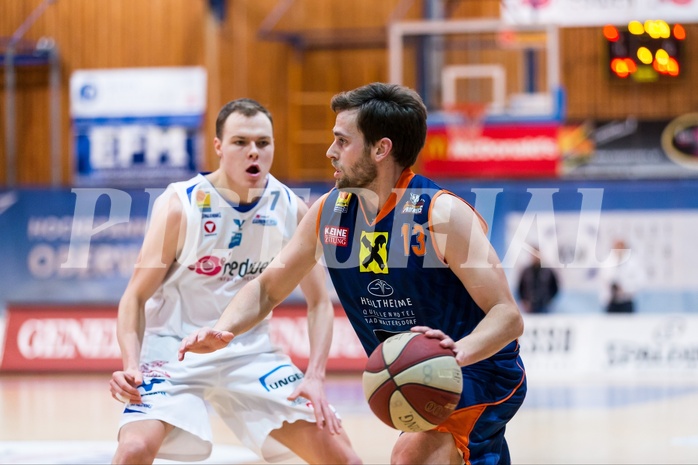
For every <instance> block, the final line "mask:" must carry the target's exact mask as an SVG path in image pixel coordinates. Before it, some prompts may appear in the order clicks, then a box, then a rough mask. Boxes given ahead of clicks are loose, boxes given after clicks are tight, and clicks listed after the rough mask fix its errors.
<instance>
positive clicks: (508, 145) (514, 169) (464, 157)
mask: <svg viewBox="0 0 698 465" xmlns="http://www.w3.org/2000/svg"><path fill="white" fill-rule="evenodd" d="M559 128H560V125H559V123H556V122H549V123H539V124H526V123H517V124H484V125H483V126H482V127H473V128H469V127H457V126H454V125H450V124H447V125H441V124H435V125H430V126H429V128H428V131H427V140H426V143H425V146H424V149H423V150H422V153H421V155H420V157H421V163H422V165H421V168H422V170H423V171H424V173H425V174H426V175H428V176H437V177H471V178H530V177H548V178H554V177H557V176H558V165H559V161H560V158H561V156H560V148H559V144H558V130H559Z"/></svg>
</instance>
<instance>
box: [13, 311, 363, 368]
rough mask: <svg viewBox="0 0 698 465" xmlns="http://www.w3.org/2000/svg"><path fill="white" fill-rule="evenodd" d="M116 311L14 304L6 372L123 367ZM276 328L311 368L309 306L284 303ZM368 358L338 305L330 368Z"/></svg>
mask: <svg viewBox="0 0 698 465" xmlns="http://www.w3.org/2000/svg"><path fill="white" fill-rule="evenodd" d="M116 314H117V307H116V305H9V306H8V308H7V312H6V318H5V321H6V324H5V327H4V328H3V327H2V325H1V323H2V320H0V333H2V334H4V344H3V346H2V348H1V349H0V354H2V356H1V357H0V370H2V371H23V372H38V371H42V372H46V371H82V372H84V371H114V370H118V369H120V368H121V366H122V361H121V352H120V350H119V345H118V341H117V338H116ZM270 327H271V338H272V342H273V343H274V344H276V345H277V346H278V347H279V348H280V349H281V350H283V351H284V353H286V354H288V355H289V356H290V357H291V359H292V360H293V363H294V364H296V366H298V367H299V368H300V369H301V370H305V369H306V368H307V367H308V359H309V352H310V346H309V343H308V318H307V311H306V308H305V307H304V306H299V305H282V306H280V307H278V308H277V309H275V310H274V313H273V315H272V319H271V323H270ZM3 330H4V332H3ZM2 341H3V338H2V337H0V342H2ZM366 360H367V357H366V353H365V352H364V349H363V347H362V346H361V343H360V342H359V339H358V338H357V337H356V335H355V334H354V330H353V329H352V327H351V324H350V323H349V320H348V319H347V317H346V315H345V314H344V311H343V310H342V309H341V308H340V307H337V308H335V318H334V332H333V337H332V345H331V347H330V354H329V358H328V361H327V370H328V371H333V372H342V371H354V372H356V371H359V372H361V371H363V369H364V367H365V365H366Z"/></svg>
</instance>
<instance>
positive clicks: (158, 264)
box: [109, 190, 186, 402]
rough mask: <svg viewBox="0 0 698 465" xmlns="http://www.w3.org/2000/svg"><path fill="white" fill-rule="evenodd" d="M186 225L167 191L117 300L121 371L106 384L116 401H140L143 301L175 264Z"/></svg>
mask: <svg viewBox="0 0 698 465" xmlns="http://www.w3.org/2000/svg"><path fill="white" fill-rule="evenodd" d="M185 228H186V223H185V215H184V213H183V207H182V202H181V200H180V199H179V198H178V197H177V195H176V194H175V193H174V192H173V191H171V190H168V191H166V192H165V193H164V194H163V195H162V196H160V197H159V198H158V199H157V200H156V201H155V205H154V206H153V215H152V218H151V220H150V226H149V227H148V230H147V231H146V233H145V237H144V239H143V245H142V247H141V250H140V253H139V255H138V262H137V263H136V266H135V268H134V271H133V275H132V276H131V279H130V280H129V283H128V285H127V286H126V290H125V291H124V294H123V295H122V297H121V300H120V301H119V310H118V316H117V327H116V334H117V339H118V341H119V347H120V349H121V357H122V361H123V370H120V371H115V372H114V373H113V374H112V379H111V382H110V383H109V386H110V391H111V394H112V397H114V398H115V399H117V400H121V401H126V400H131V401H133V402H140V401H141V398H140V394H139V393H138V390H137V389H136V388H137V387H138V386H139V385H140V384H141V383H142V382H143V378H142V375H141V372H140V366H139V360H140V353H141V344H142V342H143V334H144V331H145V302H146V301H147V300H148V299H149V298H150V297H151V296H152V295H153V294H154V293H155V291H156V290H157V289H158V287H159V286H160V285H161V284H162V282H163V281H164V279H165V276H166V275H167V273H168V271H169V270H170V268H171V266H172V264H173V263H174V261H175V259H176V257H177V254H178V252H179V251H180V249H181V243H182V240H181V238H183V237H184V232H185V231H184V229H185ZM180 232H181V233H182V234H180Z"/></svg>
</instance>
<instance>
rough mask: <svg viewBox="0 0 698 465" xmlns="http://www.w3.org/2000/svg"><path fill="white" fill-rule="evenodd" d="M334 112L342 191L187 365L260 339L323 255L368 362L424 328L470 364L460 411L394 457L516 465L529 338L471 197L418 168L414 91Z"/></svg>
mask: <svg viewBox="0 0 698 465" xmlns="http://www.w3.org/2000/svg"><path fill="white" fill-rule="evenodd" d="M331 106H332V109H333V110H334V111H335V113H336V114H337V117H336V122H335V126H334V142H333V143H332V145H331V146H330V148H329V149H328V152H327V157H328V158H329V159H330V160H331V162H332V165H333V166H334V168H335V170H336V171H335V173H334V178H335V182H336V189H333V190H332V191H330V192H329V193H328V194H326V195H325V196H324V197H322V198H321V199H320V200H318V201H317V202H316V203H315V204H314V205H313V206H312V207H311V208H310V211H309V213H308V215H306V217H305V218H304V219H303V221H302V222H301V224H300V225H299V227H298V230H297V231H296V233H295V234H294V236H293V238H292V239H291V241H290V242H289V244H288V246H286V247H285V248H284V249H283V250H282V252H281V253H280V254H279V255H278V256H277V257H276V258H275V259H274V261H273V262H272V263H271V264H270V266H269V267H268V268H267V269H266V270H265V271H264V272H263V273H262V274H261V275H260V276H259V277H258V278H256V279H255V280H254V281H252V282H251V283H249V284H248V285H246V286H245V287H244V288H243V289H242V290H241V291H240V292H239V293H238V294H237V295H236V296H235V298H234V299H233V300H232V302H231V303H230V305H229V306H228V308H227V309H226V310H225V312H224V313H223V315H221V318H220V319H219V320H218V323H216V325H215V326H214V328H204V329H202V330H199V331H196V332H194V333H192V334H191V335H190V336H188V337H187V338H185V339H184V341H182V345H181V348H180V355H179V356H180V359H182V358H184V355H185V353H186V352H208V351H212V350H218V349H220V348H222V347H225V346H226V344H227V343H228V342H229V341H230V340H231V339H232V338H233V337H234V335H238V334H241V333H244V332H245V331H247V330H249V328H251V327H253V326H254V325H255V324H256V323H257V322H258V321H260V320H261V319H263V318H265V316H266V315H267V314H268V313H269V311H271V309H272V308H273V307H274V306H275V305H277V304H278V303H279V302H281V301H282V300H283V299H284V297H286V296H287V295H288V294H289V293H290V292H291V291H292V290H293V288H294V287H295V286H296V284H297V283H298V281H299V279H300V278H301V276H303V275H304V274H305V273H308V272H309V271H310V270H312V269H313V267H314V266H315V264H316V261H317V260H318V258H319V256H320V255H321V254H322V255H324V260H325V262H326V264H327V267H328V269H329V272H330V275H331V277H332V281H333V283H334V286H335V288H336V290H337V294H338V296H339V299H340V301H341V303H342V305H343V307H344V309H345V311H346V313H347V316H348V318H349V320H350V321H351V323H352V325H353V327H354V329H355V331H356V333H357V335H358V337H359V339H360V340H361V342H362V344H363V346H364V349H365V350H366V353H367V354H370V353H372V351H373V350H374V349H375V348H376V346H377V345H378V344H379V343H380V342H381V341H383V340H385V339H386V338H387V337H389V336H391V335H393V334H395V333H399V332H406V331H415V332H422V333H424V334H426V335H427V336H428V337H432V338H436V339H439V340H440V344H441V345H442V346H443V347H446V348H449V349H451V350H452V351H453V353H454V355H455V358H456V361H457V362H458V364H459V365H460V366H461V367H462V373H463V384H464V387H463V394H462V396H461V399H460V402H459V403H458V406H457V407H456V410H455V411H454V412H453V413H452V414H451V415H450V416H449V417H448V419H446V421H444V422H443V423H442V424H441V425H439V426H438V427H437V428H436V429H435V430H431V431H425V432H412V433H404V434H402V435H400V437H399V439H398V440H397V442H396V444H395V446H394V447H393V451H392V456H391V462H392V463H395V464H402V463H412V464H414V463H425V464H426V463H431V464H445V463H452V464H457V463H463V462H465V463H468V464H508V463H510V457H509V450H508V447H507V443H506V440H505V439H504V430H505V427H506V424H507V422H508V421H509V420H510V419H511V418H512V417H513V416H514V414H515V413H516V412H517V410H518V409H519V407H520V406H521V403H522V402H523V399H524V397H525V393H526V375H525V372H524V368H523V364H522V362H521V359H520V357H519V346H518V342H517V338H518V337H519V336H520V335H521V334H522V332H523V319H522V316H521V313H520V311H519V309H518V308H517V306H516V303H515V301H514V298H513V296H512V295H511V292H510V290H509V285H508V283H507V281H506V278H505V275H504V273H503V270H502V268H501V265H500V261H499V259H498V258H497V255H496V253H495V251H494V249H493V248H492V246H491V244H490V242H489V240H488V239H487V236H486V225H485V224H484V221H483V220H482V218H481V217H480V216H479V215H478V214H477V213H476V212H475V211H474V210H473V208H471V206H470V205H469V204H467V203H466V202H465V201H463V200H462V199H460V198H459V197H456V196H455V195H454V194H452V193H451V192H448V191H445V190H443V189H441V188H440V187H439V186H438V185H437V184H436V183H434V182H433V181H431V180H429V179H427V178H425V177H423V176H419V175H416V174H415V173H414V172H413V171H412V170H411V168H410V167H411V166H412V165H413V164H414V163H415V161H416V159H417V156H418V154H419V151H420V150H421V148H422V146H423V145H424V141H425V138H426V131H427V127H426V117H427V111H426V108H425V106H424V104H423V102H422V100H421V98H420V97H419V95H418V94H417V93H416V92H414V91H412V90H410V89H407V88H405V87H402V86H398V85H392V84H383V83H373V84H370V85H367V86H364V87H360V88H358V89H355V90H353V91H350V92H345V93H341V94H338V95H336V96H334V98H333V99H332V103H331ZM235 337H239V336H235ZM232 340H234V339H232Z"/></svg>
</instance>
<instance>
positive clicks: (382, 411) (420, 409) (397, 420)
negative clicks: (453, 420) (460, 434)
mask: <svg viewBox="0 0 698 465" xmlns="http://www.w3.org/2000/svg"><path fill="white" fill-rule="evenodd" d="M439 342H440V341H439V339H433V338H428V337H426V336H425V335H424V334H422V333H401V334H397V335H395V336H392V337H390V338H388V339H386V340H385V341H383V342H382V343H381V344H379V345H378V347H376V350H374V351H373V353H372V354H371V356H370V357H369V358H368V362H367V363H366V369H365V370H364V374H363V389H364V395H365V396H366V400H367V401H368V405H369V406H370V407H371V410H372V411H373V413H374V414H375V415H376V416H377V417H378V418H379V419H380V420H381V421H382V422H383V423H385V424H386V425H388V426H390V427H391V428H395V429H398V430H400V431H406V432H419V431H428V430H430V429H434V428H436V427H437V426H438V425H439V424H440V423H442V422H443V421H444V420H445V419H446V418H447V417H448V416H449V415H450V414H451V413H452V412H453V410H454V409H455V408H456V405H458V401H459V399H460V395H461V392H462V391H463V376H462V373H461V368H460V367H459V366H458V363H456V358H455V356H454V355H453V352H452V351H451V350H449V349H444V348H443V347H441V346H440V345H439Z"/></svg>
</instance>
